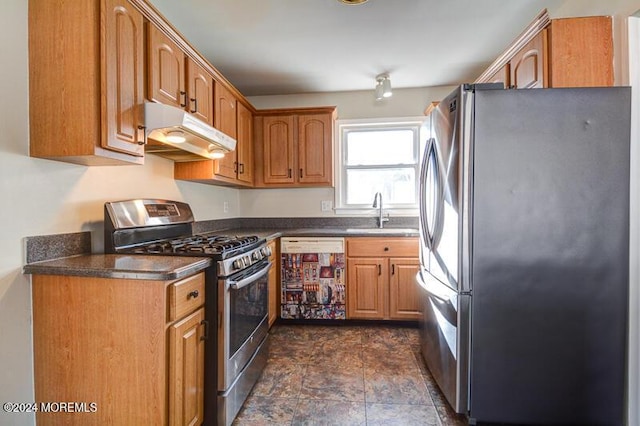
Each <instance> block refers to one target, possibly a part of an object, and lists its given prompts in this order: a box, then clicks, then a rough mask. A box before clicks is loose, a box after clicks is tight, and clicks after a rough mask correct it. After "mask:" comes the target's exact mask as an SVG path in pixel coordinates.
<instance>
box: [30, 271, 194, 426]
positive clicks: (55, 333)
mask: <svg viewBox="0 0 640 426" xmlns="http://www.w3.org/2000/svg"><path fill="white" fill-rule="evenodd" d="M204 297H205V294H204V274H203V273H199V274H196V275H193V276H191V277H187V278H185V279H182V280H178V281H151V280H132V279H108V278H93V277H78V276H61V275H34V276H33V278H32V300H33V346H34V375H35V400H36V401H73V402H85V403H87V404H89V403H92V402H94V403H96V408H97V410H96V411H95V412H92V413H62V412H58V413H44V412H38V413H37V414H36V420H37V423H38V424H51V425H57V424H60V425H62V424H65V425H75V424H77V425H84V424H146V425H165V424H168V425H184V424H193V425H196V424H201V423H202V419H203V412H204V411H203V408H204V405H203V403H204V399H203V391H204V388H203V384H204V340H203V338H204V337H205V326H204Z"/></svg>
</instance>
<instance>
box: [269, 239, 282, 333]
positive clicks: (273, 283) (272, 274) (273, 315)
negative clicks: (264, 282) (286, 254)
mask: <svg viewBox="0 0 640 426" xmlns="http://www.w3.org/2000/svg"><path fill="white" fill-rule="evenodd" d="M267 246H268V247H269V250H271V254H270V255H269V261H271V269H270V270H269V327H271V326H272V325H273V323H274V322H276V319H277V318H278V316H279V314H280V301H279V300H278V297H279V295H280V290H279V286H278V284H279V283H280V279H279V276H280V275H279V271H280V262H279V259H280V253H279V251H278V241H277V240H271V241H269V243H268V244H267Z"/></svg>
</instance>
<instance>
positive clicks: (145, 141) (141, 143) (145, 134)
mask: <svg viewBox="0 0 640 426" xmlns="http://www.w3.org/2000/svg"><path fill="white" fill-rule="evenodd" d="M138 130H142V140H141V141H138V145H146V144H147V127H146V126H138Z"/></svg>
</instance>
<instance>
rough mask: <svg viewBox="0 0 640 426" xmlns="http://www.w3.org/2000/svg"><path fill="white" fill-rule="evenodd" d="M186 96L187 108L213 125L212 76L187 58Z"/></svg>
mask: <svg viewBox="0 0 640 426" xmlns="http://www.w3.org/2000/svg"><path fill="white" fill-rule="evenodd" d="M187 96H188V103H187V106H188V107H187V110H188V111H189V112H190V113H191V114H193V115H194V116H195V117H197V118H199V119H200V120H202V121H204V122H205V123H207V124H210V125H211V126H213V78H212V77H211V75H209V73H208V72H206V71H205V70H204V68H202V67H201V66H200V65H198V64H196V63H195V62H193V60H191V59H187Z"/></svg>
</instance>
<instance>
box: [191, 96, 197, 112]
mask: <svg viewBox="0 0 640 426" xmlns="http://www.w3.org/2000/svg"><path fill="white" fill-rule="evenodd" d="M191 102H193V109H192V110H191V112H192V113H194V112H198V100H197V99H196V98H191Z"/></svg>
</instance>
